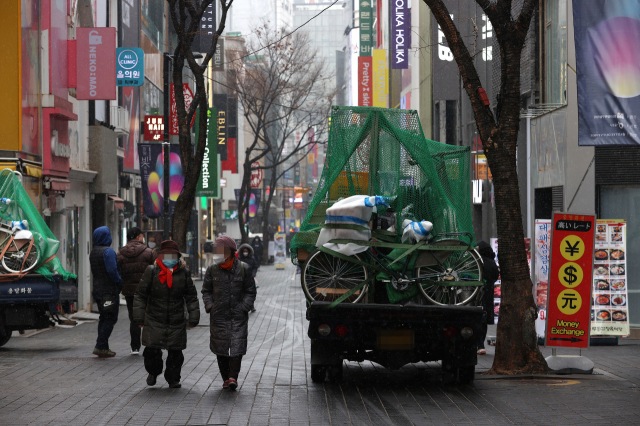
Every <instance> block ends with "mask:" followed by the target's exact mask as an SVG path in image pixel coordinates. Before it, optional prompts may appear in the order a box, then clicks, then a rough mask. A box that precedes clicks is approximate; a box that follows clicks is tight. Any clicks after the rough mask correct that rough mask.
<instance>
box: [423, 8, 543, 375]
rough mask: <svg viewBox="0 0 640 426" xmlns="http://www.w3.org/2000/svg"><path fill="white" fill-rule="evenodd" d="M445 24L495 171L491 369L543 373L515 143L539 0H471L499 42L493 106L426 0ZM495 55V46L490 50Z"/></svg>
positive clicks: (462, 48)
mask: <svg viewBox="0 0 640 426" xmlns="http://www.w3.org/2000/svg"><path fill="white" fill-rule="evenodd" d="M423 1H424V2H425V4H426V5H427V6H428V7H429V8H430V9H431V12H432V13H433V15H434V17H435V19H436V21H437V23H438V25H439V26H440V28H441V30H442V31H443V33H444V35H445V38H446V40H447V43H448V45H449V48H450V49H451V52H452V53H453V56H454V58H455V60H456V63H457V65H458V69H459V71H460V76H461V77H462V84H463V87H464V90H465V92H466V93H467V95H468V97H469V99H470V101H471V106H472V108H473V113H474V117H475V121H476V126H477V128H478V134H479V136H480V139H481V140H482V144H483V147H484V151H485V154H486V156H487V161H488V163H489V167H490V168H491V173H492V175H493V185H494V194H495V195H494V197H495V206H496V221H497V228H498V241H499V242H500V250H499V253H498V258H499V262H500V272H501V279H502V300H501V303H500V321H499V323H498V332H497V342H496V356H495V359H494V362H493V366H492V368H491V370H490V373H492V374H517V373H545V372H547V370H548V366H547V363H546V361H545V359H544V358H543V356H542V354H541V353H540V349H539V348H538V344H537V336H536V331H535V318H536V307H535V304H534V300H533V294H532V288H533V285H532V282H531V278H530V276H529V267H528V264H527V254H526V251H525V246H524V230H523V226H522V213H521V210H520V192H519V188H518V174H517V167H516V143H517V138H518V127H519V124H520V119H519V115H520V57H521V53H522V49H523V46H524V42H525V38H526V35H527V32H528V30H529V25H530V22H531V19H532V16H533V13H534V9H535V7H536V4H537V3H538V2H537V0H522V1H519V2H513V1H512V0H495V1H492V0H476V3H477V4H478V5H479V6H480V7H481V8H482V10H483V11H484V13H485V14H486V16H487V17H488V18H489V19H490V20H491V24H492V25H493V31H494V32H495V36H496V39H497V42H498V44H499V47H500V88H499V92H498V96H497V99H498V101H497V105H496V106H495V114H494V112H493V111H492V110H491V107H490V105H489V101H488V99H487V98H486V92H485V90H484V89H483V88H482V84H481V82H480V77H479V76H478V72H477V70H476V68H475V66H474V60H473V55H472V54H471V53H470V51H469V47H468V46H467V45H466V43H465V39H464V37H462V36H461V35H460V32H459V31H458V29H457V28H456V26H455V24H454V22H453V18H452V17H451V15H450V13H449V11H448V10H447V7H446V6H445V4H444V2H443V0H423ZM494 55H495V53H494Z"/></svg>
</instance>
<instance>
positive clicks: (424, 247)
mask: <svg viewBox="0 0 640 426" xmlns="http://www.w3.org/2000/svg"><path fill="white" fill-rule="evenodd" d="M329 242H330V243H331V244H351V243H353V244H358V245H360V246H367V247H385V248H391V249H410V248H411V247H412V246H415V244H402V243H385V242H380V241H358V240H343V239H333V240H330V241H329ZM417 250H420V251H467V250H469V246H467V245H460V246H436V245H433V244H426V245H421V246H419V247H418V249H417Z"/></svg>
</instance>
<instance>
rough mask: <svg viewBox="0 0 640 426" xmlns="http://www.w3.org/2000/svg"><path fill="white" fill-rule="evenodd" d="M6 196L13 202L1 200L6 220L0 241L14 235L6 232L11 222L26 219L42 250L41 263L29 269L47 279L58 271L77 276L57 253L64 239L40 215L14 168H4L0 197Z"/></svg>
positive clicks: (2, 218) (0, 216) (1, 217)
mask: <svg viewBox="0 0 640 426" xmlns="http://www.w3.org/2000/svg"><path fill="white" fill-rule="evenodd" d="M6 199H9V200H11V202H10V203H9V204H6V203H5V202H0V221H1V222H3V225H4V226H2V227H3V230H4V231H5V232H0V234H1V235H0V242H2V241H5V239H6V237H7V235H10V234H7V232H6V231H7V228H9V232H10V228H11V225H10V222H12V221H23V220H26V221H27V222H28V224H29V231H31V233H32V234H33V239H34V245H35V246H36V247H37V249H38V251H39V259H38V262H37V265H36V267H35V268H34V269H32V270H30V271H29V272H30V273H35V274H42V275H43V276H44V277H45V278H47V279H52V277H53V275H56V274H57V275H61V276H62V278H63V279H65V280H68V279H71V278H74V279H75V278H77V277H76V275H74V274H71V273H69V272H67V271H66V270H65V269H64V268H63V267H62V263H61V262H60V259H58V258H57V257H55V254H56V253H57V252H58V248H59V246H60V242H59V241H58V240H57V239H56V237H55V236H54V235H53V233H52V232H51V229H49V227H48V226H47V224H46V223H45V222H44V220H43V219H42V216H40V213H39V212H38V209H36V206H35V205H34V204H33V202H32V201H31V198H29V194H27V192H26V191H25V189H24V187H23V186H22V184H21V183H20V180H19V179H18V177H17V176H16V174H15V173H14V172H13V171H11V170H10V169H4V170H2V171H0V200H6ZM0 245H2V244H0ZM0 250H1V248H0Z"/></svg>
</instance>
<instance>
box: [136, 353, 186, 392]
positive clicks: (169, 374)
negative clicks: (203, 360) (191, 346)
mask: <svg viewBox="0 0 640 426" xmlns="http://www.w3.org/2000/svg"><path fill="white" fill-rule="evenodd" d="M167 352H168V353H169V354H168V355H167V368H166V369H165V370H164V378H165V380H166V381H167V383H179V382H180V371H181V370H182V364H183V363H184V355H182V351H180V350H168V351H167ZM142 356H144V369H145V370H147V373H149V374H153V375H154V376H159V375H160V373H162V349H157V348H144V352H142Z"/></svg>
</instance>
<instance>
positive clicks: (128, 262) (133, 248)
mask: <svg viewBox="0 0 640 426" xmlns="http://www.w3.org/2000/svg"><path fill="white" fill-rule="evenodd" d="M155 260H156V255H155V253H154V252H153V250H151V249H150V248H149V247H147V245H146V244H144V243H142V242H140V241H138V240H131V241H129V242H128V243H127V245H126V246H124V247H122V248H121V249H120V251H119V252H118V271H120V274H121V275H122V294H123V295H125V296H133V295H134V294H136V288H137V287H138V283H139V282H140V278H142V275H143V274H144V271H145V270H146V269H147V266H149V265H153V262H154V261H155Z"/></svg>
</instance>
